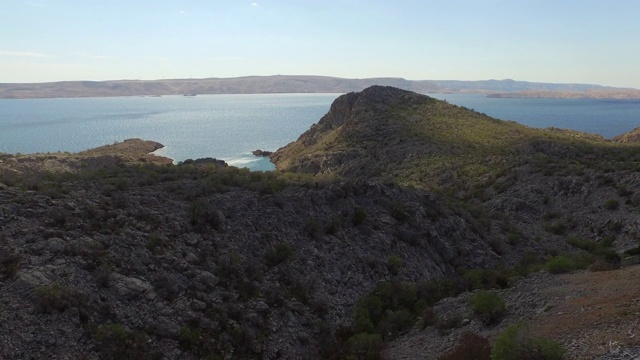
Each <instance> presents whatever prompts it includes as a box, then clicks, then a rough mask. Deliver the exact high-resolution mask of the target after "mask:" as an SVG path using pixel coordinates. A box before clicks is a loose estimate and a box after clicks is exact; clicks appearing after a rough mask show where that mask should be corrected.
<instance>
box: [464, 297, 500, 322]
mask: <svg viewBox="0 0 640 360" xmlns="http://www.w3.org/2000/svg"><path fill="white" fill-rule="evenodd" d="M469 302H470V303H471V308H472V309H473V312H474V313H475V314H476V315H477V316H478V317H479V318H480V320H482V322H483V323H485V324H486V325H489V324H493V323H495V322H497V321H498V320H500V318H501V317H502V316H503V315H504V314H505V313H506V312H507V305H506V303H505V302H504V300H503V299H502V298H501V297H500V295H498V294H496V293H493V292H490V291H481V292H479V293H477V294H474V295H473V296H471V298H470V299H469Z"/></svg>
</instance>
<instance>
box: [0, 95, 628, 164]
mask: <svg viewBox="0 0 640 360" xmlns="http://www.w3.org/2000/svg"><path fill="white" fill-rule="evenodd" d="M339 95H340V94H268V95H265V94H263V95H199V96H195V97H188V96H163V97H121V98H76V99H24V100H0V152H6V153H17V152H20V153H33V152H55V151H72V152H73V151H80V150H85V149H89V148H93V147H96V146H100V145H105V144H111V143H113V142H116V141H122V140H124V139H127V138H133V137H138V138H143V139H148V140H154V141H158V142H160V143H162V144H164V145H165V148H163V149H161V150H159V151H158V153H159V154H160V155H164V156H167V157H170V158H172V159H174V160H175V161H182V160H185V159H188V158H199V157H215V158H218V159H223V160H225V161H227V162H228V163H230V164H232V165H235V166H240V167H244V166H246V167H249V168H251V169H253V170H270V169H272V168H273V165H272V164H271V163H270V162H269V161H268V160H267V159H266V158H257V157H254V156H253V155H251V151H253V150H255V149H263V150H276V149H278V148H279V147H282V146H284V145H286V144H288V143H289V142H291V141H294V140H296V139H297V138H298V136H300V134H302V133H303V132H304V131H306V130H307V129H308V128H309V127H310V126H311V125H312V124H313V123H315V122H317V121H318V120H319V119H320V118H321V117H322V116H323V115H324V114H325V113H326V112H327V111H328V110H329V106H330V105H331V103H332V102H333V100H334V99H335V98H336V97H338V96H339ZM429 95H430V96H433V97H435V98H438V99H445V100H447V101H448V102H450V103H452V104H456V105H461V106H465V107H467V108H470V109H474V110H476V111H479V112H483V113H486V114H488V115H490V116H493V117H496V118H499V119H503V120H514V121H517V122H519V123H522V124H525V125H528V126H532V127H550V126H555V127H560V128H570V129H576V130H580V131H585V132H591V133H597V134H601V135H603V136H605V137H612V136H615V135H618V134H621V133H624V132H627V131H629V130H632V129H633V128H635V127H638V126H640V101H638V100H585V99H491V98H486V97H484V96H483V95H477V94H429Z"/></svg>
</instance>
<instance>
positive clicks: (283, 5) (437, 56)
mask: <svg viewBox="0 0 640 360" xmlns="http://www.w3.org/2000/svg"><path fill="white" fill-rule="evenodd" d="M0 9H1V11H0V83H14V82H18V83H21V82H49V81H64V80H95V81H101V80H119V79H145V80H153V79H163V78H164V79H172V78H207V77H219V78H226V77H238V76H249V75H276V74H283V75H325V76H337V77H345V78H368V77H402V78H405V79H410V80H486V79H507V78H509V79H515V80H523V81H535V82H552V83H589V84H601V85H608V86H619V87H633V88H640V71H639V67H638V62H639V61H640V41H639V39H640V21H638V19H639V18H640V1H638V0H607V1H603V0H597V1H594V0H435V1H432V0H296V1H294V0H255V1H244V0H183V1H169V0H166V1H165V0H127V1H124V0H74V1H72V0H0Z"/></svg>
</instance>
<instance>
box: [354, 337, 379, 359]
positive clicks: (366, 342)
mask: <svg viewBox="0 0 640 360" xmlns="http://www.w3.org/2000/svg"><path fill="white" fill-rule="evenodd" d="M382 346H383V342H382V338H381V337H380V334H366V333H361V334H356V335H353V336H352V337H351V338H350V339H349V352H350V353H351V354H352V356H354V357H355V359H362V360H376V359H380V358H381V356H380V351H381V350H382Z"/></svg>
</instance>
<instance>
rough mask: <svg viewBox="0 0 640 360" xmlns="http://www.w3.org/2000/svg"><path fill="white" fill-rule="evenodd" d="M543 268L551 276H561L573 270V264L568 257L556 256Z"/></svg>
mask: <svg viewBox="0 0 640 360" xmlns="http://www.w3.org/2000/svg"><path fill="white" fill-rule="evenodd" d="M545 268H546V269H547V271H549V272H550V273H552V274H563V273H567V272H571V271H573V270H575V264H574V262H573V261H572V260H571V259H569V258H568V257H566V256H564V255H558V256H556V257H554V258H552V259H551V260H549V261H547V263H546V264H545Z"/></svg>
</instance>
